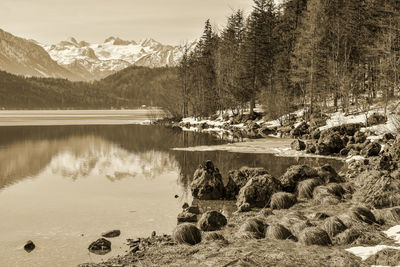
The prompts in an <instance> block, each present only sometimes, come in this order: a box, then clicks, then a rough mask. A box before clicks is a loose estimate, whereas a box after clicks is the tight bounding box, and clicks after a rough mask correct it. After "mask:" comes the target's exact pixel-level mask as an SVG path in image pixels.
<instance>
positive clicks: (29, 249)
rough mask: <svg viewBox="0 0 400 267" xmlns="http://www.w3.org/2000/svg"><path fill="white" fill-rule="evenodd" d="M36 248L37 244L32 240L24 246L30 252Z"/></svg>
mask: <svg viewBox="0 0 400 267" xmlns="http://www.w3.org/2000/svg"><path fill="white" fill-rule="evenodd" d="M35 248H36V245H35V243H33V242H32V241H31V240H29V241H28V242H26V244H25V246H24V249H25V251H26V252H28V253H30V252H32V250H34V249H35Z"/></svg>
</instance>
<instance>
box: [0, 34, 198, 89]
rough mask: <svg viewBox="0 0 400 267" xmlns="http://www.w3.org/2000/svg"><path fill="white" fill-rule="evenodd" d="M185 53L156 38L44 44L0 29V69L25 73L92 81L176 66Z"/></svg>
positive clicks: (178, 47)
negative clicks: (120, 73)
mask: <svg viewBox="0 0 400 267" xmlns="http://www.w3.org/2000/svg"><path fill="white" fill-rule="evenodd" d="M194 45H195V43H190V44H189V47H188V48H189V49H192V48H193V47H194ZM182 54H183V46H172V45H164V44H161V43H160V42H157V41H155V40H153V39H145V40H141V41H139V42H135V41H127V40H122V39H120V38H118V37H109V38H107V39H106V40H104V42H103V43H93V44H91V43H88V42H85V41H79V42H78V41H77V40H76V39H75V38H73V37H71V38H69V39H67V40H66V41H61V42H59V43H58V44H41V43H38V42H36V41H34V40H27V39H24V38H20V37H16V36H14V35H12V34H10V33H8V32H6V31H3V30H1V29H0V70H4V71H7V72H9V73H13V74H19V75H23V76H35V77H52V78H66V79H69V80H72V81H91V80H98V79H102V78H104V77H106V76H108V75H110V74H112V73H115V72H117V71H119V70H122V69H124V68H126V67H129V66H144V67H150V68H154V67H164V66H176V65H177V64H178V62H179V60H180V58H181V57H182Z"/></svg>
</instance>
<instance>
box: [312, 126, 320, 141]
mask: <svg viewBox="0 0 400 267" xmlns="http://www.w3.org/2000/svg"><path fill="white" fill-rule="evenodd" d="M320 136H321V131H320V130H319V129H318V128H317V129H315V130H314V131H312V132H311V138H312V139H315V140H318V139H319V138H320Z"/></svg>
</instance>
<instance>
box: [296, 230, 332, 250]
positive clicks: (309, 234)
mask: <svg viewBox="0 0 400 267" xmlns="http://www.w3.org/2000/svg"><path fill="white" fill-rule="evenodd" d="M299 241H300V243H301V244H303V245H306V246H311V245H318V246H329V245H332V241H331V239H330V237H329V235H328V233H327V232H326V231H325V230H323V229H321V228H318V227H308V228H305V229H304V230H303V231H302V232H301V233H300V236H299Z"/></svg>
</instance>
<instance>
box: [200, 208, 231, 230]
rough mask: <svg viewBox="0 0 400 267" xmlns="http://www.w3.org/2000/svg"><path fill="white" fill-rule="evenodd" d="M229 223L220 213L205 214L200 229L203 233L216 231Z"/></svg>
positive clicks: (209, 212) (201, 219)
mask: <svg viewBox="0 0 400 267" xmlns="http://www.w3.org/2000/svg"><path fill="white" fill-rule="evenodd" d="M227 223H228V221H227V219H226V217H225V216H224V215H223V214H221V213H219V212H218V211H207V212H205V213H204V214H203V215H202V216H201V218H200V220H199V227H200V229H201V230H203V231H216V230H219V229H221V228H222V227H224V226H225V225H226V224H227Z"/></svg>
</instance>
